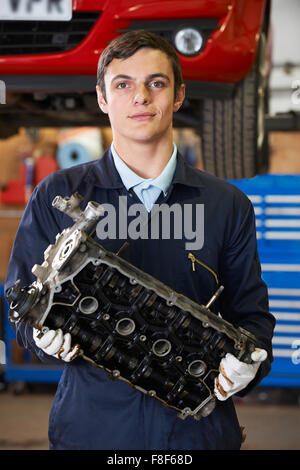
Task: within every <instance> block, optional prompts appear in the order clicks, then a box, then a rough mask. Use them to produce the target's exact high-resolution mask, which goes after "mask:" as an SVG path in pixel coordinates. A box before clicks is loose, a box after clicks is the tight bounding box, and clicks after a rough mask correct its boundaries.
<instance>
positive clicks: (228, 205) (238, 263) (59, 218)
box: [5, 31, 274, 450]
mask: <svg viewBox="0 0 300 470" xmlns="http://www.w3.org/2000/svg"><path fill="white" fill-rule="evenodd" d="M97 97H98V103H99V106H100V108H101V110H102V112H104V113H107V114H108V117H109V120H110V123H111V128H112V136H113V143H112V145H111V146H110V147H109V148H108V149H107V151H106V152H105V153H104V155H103V156H102V158H100V159H99V160H96V161H91V162H88V163H84V164H81V165H77V166H74V167H72V168H69V169H64V170H59V171H56V172H55V173H52V174H50V175H49V176H48V177H46V178H45V179H44V180H43V181H42V182H41V183H40V184H39V185H38V186H37V187H36V188H35V190H34V192H33V194H32V197H31V199H30V201H29V203H28V205H27V207H26V210H25V212H24V215H23V218H22V220H21V223H20V226H19V229H18V232H17V235H16V238H15V242H14V246H13V249H12V253H11V259H10V263H9V268H8V273H7V280H6V286H5V288H6V289H8V288H9V287H11V286H12V285H13V284H14V283H15V282H16V280H17V279H20V280H21V283H22V285H28V284H30V283H32V282H33V281H34V280H35V277H34V276H33V274H32V272H31V268H32V266H33V265H34V264H36V263H38V264H40V263H41V262H42V261H43V252H44V250H45V249H46V248H47V247H48V245H49V244H50V243H52V244H53V243H54V242H55V236H56V234H57V233H59V232H61V231H62V230H63V229H64V228H66V227H68V226H70V225H71V223H70V222H71V221H70V218H69V217H68V216H67V215H65V214H63V213H61V212H60V211H57V210H55V209H54V208H53V207H51V203H52V201H53V199H54V198H55V196H57V195H62V196H63V197H66V196H71V195H72V194H73V193H75V192H76V191H77V192H79V193H80V194H81V195H82V196H83V197H84V200H83V203H82V206H83V207H85V205H86V204H87V202H88V201H91V200H92V201H97V202H99V203H107V204H112V205H113V206H114V207H115V208H116V212H118V208H119V207H118V205H119V201H120V197H121V196H123V197H124V196H126V198H127V199H126V200H127V204H128V207H130V206H131V205H132V204H137V203H141V202H142V203H143V204H144V206H145V207H146V209H147V211H148V212H149V213H150V211H151V208H152V206H153V204H168V205H169V206H171V205H173V204H179V205H180V206H181V207H182V210H183V211H184V206H185V205H188V204H189V205H193V206H196V205H197V204H202V205H203V206H202V207H203V208H204V219H203V221H202V222H201V230H203V237H202V243H200V244H197V243H195V245H194V246H193V245H192V246H190V248H189V249H187V245H186V243H187V242H188V241H190V240H188V239H187V235H186V234H185V232H184V231H183V233H182V237H181V239H178V238H176V237H173V238H172V237H170V238H169V239H165V238H163V237H162V236H160V237H158V238H155V239H151V237H149V238H148V239H142V238H141V239H135V240H130V239H128V242H129V246H128V248H127V250H126V258H127V259H128V260H129V261H130V263H132V264H133V265H135V266H137V267H138V268H140V269H142V270H143V271H145V272H147V273H149V274H151V275H152V276H154V277H155V278H157V279H159V280H160V281H162V282H163V283H165V284H166V285H167V286H169V287H170V288H172V289H173V290H175V291H176V292H178V293H181V294H183V295H185V296H186V297H188V298H190V299H192V300H194V301H196V302H197V303H199V304H204V305H205V304H206V302H207V301H208V300H209V299H210V298H211V296H212V295H213V293H214V292H215V291H216V288H217V284H216V279H218V280H219V281H220V283H221V284H222V285H223V286H224V291H223V293H222V294H221V296H220V298H219V300H218V302H217V303H216V306H215V308H216V309H217V311H219V312H220V313H221V315H222V317H223V318H224V319H225V320H227V321H229V322H230V323H233V324H234V326H236V327H238V326H241V327H243V328H245V329H246V330H248V331H249V332H251V333H252V334H254V335H255V336H256V338H257V349H256V350H255V351H254V352H253V353H252V359H253V361H254V362H253V363H252V364H245V363H243V362H241V361H239V360H237V359H236V358H235V357H233V356H232V355H230V354H227V355H226V356H225V357H224V358H223V359H222V361H221V365H220V373H219V376H218V377H217V379H216V381H215V395H216V397H217V406H216V408H215V409H214V411H213V412H212V413H211V414H210V415H209V416H207V417H206V418H203V419H201V420H200V421H196V420H193V419H190V418H188V419H185V420H181V419H179V418H178V417H177V412H176V411H175V410H173V409H171V408H168V407H165V406H163V405H162V404H161V403H160V402H159V401H158V400H155V399H153V398H151V397H149V396H147V395H146V394H144V393H142V392H140V391H138V390H136V389H134V388H132V387H130V386H128V385H127V384H126V383H124V382H123V381H121V380H116V381H112V380H110V379H109V377H108V374H107V373H106V372H105V371H103V370H102V369H100V368H96V367H93V365H91V364H89V363H88V362H86V361H84V360H83V359H82V358H80V357H78V352H79V348H78V346H76V345H74V344H72V341H71V336H70V334H66V335H63V333H62V331H61V330H50V331H48V332H47V333H46V334H45V335H44V336H43V337H42V338H39V337H38V335H37V333H38V332H37V330H34V329H32V328H31V327H29V326H27V325H25V324H22V323H20V324H16V336H17V341H18V343H19V344H20V345H22V346H24V347H25V348H28V349H30V350H31V351H33V352H34V353H35V354H37V356H38V357H39V358H40V359H41V360H42V361H44V362H47V363H49V362H55V363H59V364H63V363H64V364H65V366H64V370H63V374H62V377H61V380H60V382H59V384H58V388H57V391H56V395H55V398H54V402H53V405H52V408H51V412H50V418H49V441H50V449H82V450H84V449H107V450H109V449H114V450H118V449H136V450H138V449H148V450H151V449H156V450H157V449H160V450H175V449H189V450H192V449H199V450H202V449H203V450H209V449H240V447H241V440H242V436H241V430H240V426H239V423H238V419H237V415H236V411H235V408H234V403H233V401H232V395H234V394H236V393H238V394H239V395H241V396H243V395H244V394H246V393H247V392H249V391H250V390H252V389H253V387H254V386H256V385H257V384H258V383H259V382H260V381H261V380H262V378H263V377H265V376H266V375H267V373H268V372H269V370H270V363H271V361H272V347H271V340H272V335H273V329H274V318H273V316H272V315H271V314H270V312H269V306H268V295H267V287H266V285H265V283H264V282H263V280H262V278H261V268H260V263H259V259H258V255H257V244H256V228H255V218H254V211H253V207H252V205H251V203H250V201H249V199H248V198H247V197H246V196H245V195H244V194H243V193H242V192H241V191H239V190H238V189H237V188H236V187H235V186H233V185H231V184H229V183H228V182H225V181H223V180H221V179H218V178H216V177H214V176H212V175H210V174H207V173H205V172H202V171H199V170H197V169H194V168H193V167H191V166H189V165H188V164H187V163H186V162H185V161H184V159H183V157H182V156H181V155H180V153H179V152H178V150H177V147H176V145H175V144H174V142H173V128H172V118H173V113H174V112H176V111H178V110H179V108H180V107H181V105H182V103H183V100H184V97H185V85H184V83H183V80H182V74H181V69H180V63H179V60H178V58H177V54H176V52H175V51H174V49H173V48H172V47H171V46H170V45H169V44H168V43H167V42H166V41H165V40H164V39H162V38H160V37H157V36H156V35H153V34H151V33H148V32H141V31H132V32H129V33H126V34H124V35H123V36H120V37H117V38H116V39H114V40H113V41H112V42H111V43H110V45H109V46H108V47H107V48H106V50H105V51H104V52H103V54H102V56H101V57H100V61H99V65H98V81H97ZM123 200H124V199H123ZM198 228H199V227H198ZM161 231H162V230H161ZM160 235H161V233H160ZM96 241H98V242H99V243H101V244H102V246H104V248H106V249H108V250H110V251H113V252H115V253H116V252H118V250H119V249H120V247H121V245H122V244H123V243H124V240H120V239H118V238H117V237H107V238H103V239H102V240H97V239H96ZM197 260H198V261H199V263H198V262H197ZM204 266H207V267H208V269H205V267H204ZM58 353H59V358H58Z"/></svg>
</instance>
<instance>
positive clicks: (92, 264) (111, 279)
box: [6, 193, 255, 419]
mask: <svg viewBox="0 0 300 470" xmlns="http://www.w3.org/2000/svg"><path fill="white" fill-rule="evenodd" d="M81 200H82V197H81V196H80V195H79V194H78V193H75V194H73V195H72V196H71V197H70V198H66V199H64V198H62V197H61V196H57V197H56V198H55V199H54V201H53V203H52V205H53V206H54V207H55V208H57V209H59V210H61V211H62V212H64V213H66V214H68V215H69V216H70V217H71V218H72V219H73V221H74V224H73V225H72V226H70V227H69V228H67V229H65V230H63V231H62V232H61V233H60V234H58V235H57V236H56V241H55V244H53V245H49V247H48V248H47V250H46V251H45V253H44V262H43V263H42V265H35V266H34V267H33V268H32V272H33V273H34V275H35V276H36V281H34V282H33V283H32V284H31V285H29V286H27V287H21V285H20V281H17V282H16V284H15V285H14V286H13V287H11V288H10V289H9V290H8V291H7V293H6V295H7V298H8V300H9V302H10V311H9V318H10V320H11V321H12V322H25V323H27V324H29V325H30V326H32V327H35V328H38V329H40V330H41V331H42V332H43V331H44V330H43V329H45V328H47V329H49V328H50V329H57V328H61V329H62V331H63V332H64V333H67V332H69V333H71V336H72V340H73V341H74V344H75V343H79V344H80V348H81V350H82V353H81V357H82V358H83V359H85V360H87V361H89V362H91V363H93V364H94V365H95V366H98V367H101V368H102V369H104V370H105V371H107V372H108V373H109V375H110V377H111V378H112V379H121V380H123V381H125V382H126V383H128V384H129V385H131V386H133V387H135V388H136V389H138V390H140V391H141V392H144V393H146V394H147V395H149V396H151V397H154V398H156V399H157V400H159V401H160V402H161V403H163V404H164V405H165V406H168V407H171V408H173V409H175V410H177V412H178V416H179V417H180V418H186V417H187V416H190V417H192V418H194V419H200V418H202V417H205V416H207V415H209V414H210V413H211V412H212V411H213V409H214V407H215V402H216V399H215V397H214V393H213V390H214V379H215V377H216V376H217V375H218V367H219V363H220V361H221V359H222V357H223V356H224V355H225V354H226V353H227V352H230V353H232V354H233V355H234V356H236V357H237V358H238V359H241V360H243V361H244V362H248V363H250V362H251V358H250V356H251V352H252V351H253V350H254V349H255V337H254V336H253V335H252V334H250V333H249V332H247V331H246V330H244V329H242V328H235V327H234V326H233V325H231V324H230V323H228V322H227V321H225V320H223V319H222V318H221V317H220V316H218V315H216V314H215V313H213V312H211V311H210V310H209V306H210V305H211V302H213V301H214V299H215V297H217V296H218V295H219V293H220V292H221V290H222V287H220V288H219V290H218V291H217V293H216V294H215V296H214V297H213V298H212V299H211V301H210V302H209V303H208V304H207V305H206V306H203V305H198V304H197V303H195V302H194V301H192V300H190V299H189V298H187V297H185V296H183V295H181V294H178V293H177V292H175V291H174V290H172V289H170V288H169V287H167V286H166V285H164V284H163V283H162V282H160V281H159V280H157V279H155V278H154V277H152V276H150V275H148V274H147V273H145V272H143V271H142V270H140V269H138V268H136V267H135V266H133V265H132V264H130V263H129V262H128V261H126V260H124V259H123V258H122V257H121V256H119V255H118V254H114V253H112V252H110V251H107V250H105V249H104V248H103V247H102V246H101V245H99V244H98V243H96V242H95V241H94V239H93V237H92V235H91V233H92V230H93V228H94V225H95V223H96V222H97V220H98V219H99V218H100V217H101V215H102V214H103V208H102V206H101V205H100V204H97V203H95V202H89V203H88V204H87V206H86V208H85V210H84V211H81V209H80V208H79V204H80V202H81Z"/></svg>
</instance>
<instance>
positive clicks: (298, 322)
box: [0, 175, 300, 387]
mask: <svg viewBox="0 0 300 470" xmlns="http://www.w3.org/2000/svg"><path fill="white" fill-rule="evenodd" d="M231 183H233V184H235V185H236V186H237V187H238V188H239V189H241V190H242V191H243V192H244V193H245V194H247V196H248V197H249V198H250V200H251V201H252V203H253V206H254V210H255V214H256V225H257V241H258V252H259V256H260V261H261V264H262V275H263V278H264V280H265V282H266V284H267V286H268V290H269V298H270V310H271V312H272V313H273V314H274V316H275V318H276V328H275V334H274V338H273V352H274V362H273V364H272V370H271V372H270V374H269V375H268V377H266V378H265V379H264V380H263V381H262V382H261V385H262V386H265V387H300V175H299V176H294V175H261V176H257V177H255V178H252V179H249V180H240V181H231ZM0 295H1V296H3V286H0ZM7 309H8V307H7V304H6V303H5V312H4V317H5V320H4V335H5V338H4V339H5V343H6V367H5V380H6V381H7V382H13V381H24V382H40V383H44V382H45V383H47V382H48V383H51V382H53V383H56V382H57V381H58V380H59V377H60V375H61V372H62V371H61V369H60V368H58V367H53V366H48V365H45V364H37V363H36V362H35V363H34V362H33V361H32V356H31V354H30V353H28V352H27V353H26V354H25V362H24V364H13V362H12V355H11V344H12V342H13V341H14V340H15V333H14V331H13V329H12V327H11V326H10V324H9V322H8V320H7Z"/></svg>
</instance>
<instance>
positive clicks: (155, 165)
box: [113, 138, 173, 179]
mask: <svg viewBox="0 0 300 470" xmlns="http://www.w3.org/2000/svg"><path fill="white" fill-rule="evenodd" d="M113 142H114V148H115V150H116V152H117V154H118V155H119V157H120V158H121V159H122V160H123V161H124V162H125V163H126V165H127V166H128V167H129V168H130V169H131V170H132V171H134V172H135V173H136V174H137V175H139V176H141V177H142V178H145V179H148V178H156V177H157V176H159V175H160V174H161V173H162V171H163V169H164V168H165V166H166V165H167V163H168V161H169V160H170V158H171V156H172V153H173V142H172V141H171V140H169V141H166V142H164V143H162V142H159V144H157V143H144V142H142V143H140V142H132V141H127V140H126V141H123V140H122V139H115V138H114V140H113Z"/></svg>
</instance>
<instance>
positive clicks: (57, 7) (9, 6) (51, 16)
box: [0, 0, 72, 21]
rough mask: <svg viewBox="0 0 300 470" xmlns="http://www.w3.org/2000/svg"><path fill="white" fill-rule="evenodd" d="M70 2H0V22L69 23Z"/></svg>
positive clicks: (31, 0)
mask: <svg viewBox="0 0 300 470" xmlns="http://www.w3.org/2000/svg"><path fill="white" fill-rule="evenodd" d="M71 18H72V0H0V20H11V21H19V20H21V21H69V20H70V19H71Z"/></svg>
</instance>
